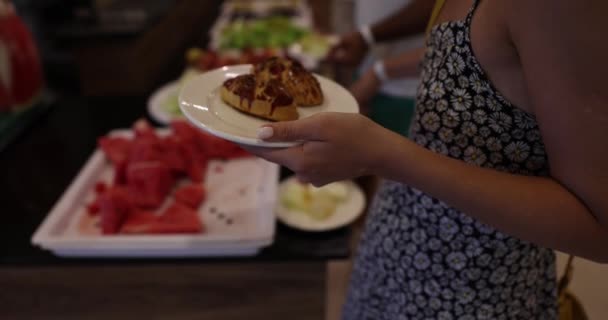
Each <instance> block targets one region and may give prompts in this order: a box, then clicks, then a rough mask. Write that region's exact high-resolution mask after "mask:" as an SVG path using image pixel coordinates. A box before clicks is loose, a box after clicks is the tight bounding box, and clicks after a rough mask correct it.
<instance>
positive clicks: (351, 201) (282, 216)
mask: <svg viewBox="0 0 608 320" xmlns="http://www.w3.org/2000/svg"><path fill="white" fill-rule="evenodd" d="M293 183H299V182H298V181H297V178H296V177H295V176H292V177H289V178H287V179H285V180H283V181H282V182H281V184H280V185H279V197H282V195H283V193H284V192H285V190H287V189H288V188H289V185H291V184H293ZM339 183H342V184H344V185H345V186H346V188H347V190H348V196H347V198H346V200H344V202H342V203H340V204H338V206H337V207H336V210H335V211H334V213H333V214H332V215H330V216H329V217H328V218H327V219H323V220H318V219H314V218H312V217H310V216H309V215H307V214H305V213H303V212H300V211H296V210H290V209H288V208H286V207H285V206H283V204H282V203H281V201H277V207H276V214H277V219H278V220H279V221H281V222H283V223H284V224H286V225H288V226H290V227H292V228H294V229H299V230H303V231H310V232H322V231H330V230H334V229H338V228H341V227H344V226H347V225H349V224H351V223H352V222H354V221H355V220H357V218H358V217H359V216H361V214H363V211H364V210H365V195H364V194H363V190H361V188H360V187H359V186H358V185H357V184H356V183H354V182H353V181H341V182H339Z"/></svg>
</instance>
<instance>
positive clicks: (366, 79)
mask: <svg viewBox="0 0 608 320" xmlns="http://www.w3.org/2000/svg"><path fill="white" fill-rule="evenodd" d="M423 55H424V48H423V47H422V48H418V49H412V50H408V51H405V52H403V53H401V54H399V55H396V56H393V57H388V58H385V59H383V60H382V61H381V62H382V63H383V64H384V70H385V73H386V77H387V78H388V79H398V78H404V77H416V76H418V74H419V72H420V70H419V66H420V61H421V60H422V57H423ZM380 78H381V77H380V76H379V75H378V74H377V72H376V70H375V68H374V67H372V68H369V69H367V70H366V71H365V72H364V73H363V74H362V75H361V77H360V78H359V79H358V80H357V81H356V82H355V83H353V85H352V86H351V87H350V88H349V90H350V92H351V93H352V94H353V96H354V97H355V99H356V100H357V102H358V103H359V106H361V107H362V108H363V109H365V108H366V106H367V104H368V102H369V100H370V99H371V98H372V97H373V96H374V94H376V92H378V90H379V89H380V86H381V85H382V80H381V79H380Z"/></svg>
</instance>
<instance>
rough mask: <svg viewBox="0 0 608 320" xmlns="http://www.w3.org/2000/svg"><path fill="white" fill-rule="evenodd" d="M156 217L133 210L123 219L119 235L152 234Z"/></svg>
mask: <svg viewBox="0 0 608 320" xmlns="http://www.w3.org/2000/svg"><path fill="white" fill-rule="evenodd" d="M157 220H158V217H157V216H156V215H155V214H153V213H152V212H149V211H142V210H135V211H133V212H131V214H129V215H128V216H127V218H126V219H125V221H124V223H123V224H122V226H121V228H120V232H121V233H153V232H152V231H153V229H154V228H155V225H156V223H157Z"/></svg>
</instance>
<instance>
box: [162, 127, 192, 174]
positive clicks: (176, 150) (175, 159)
mask: <svg viewBox="0 0 608 320" xmlns="http://www.w3.org/2000/svg"><path fill="white" fill-rule="evenodd" d="M162 144H163V146H164V150H165V152H164V154H163V158H162V160H163V162H164V163H165V164H166V165H167V166H168V167H169V169H171V170H172V171H173V172H174V173H175V174H177V175H179V174H186V173H187V168H188V162H189V161H188V159H186V158H185V154H183V152H182V148H183V146H182V141H181V139H180V138H179V137H177V136H175V135H170V136H167V137H165V138H164V139H163V140H162Z"/></svg>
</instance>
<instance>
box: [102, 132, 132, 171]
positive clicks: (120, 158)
mask: <svg viewBox="0 0 608 320" xmlns="http://www.w3.org/2000/svg"><path fill="white" fill-rule="evenodd" d="M97 145H99V147H100V148H101V150H102V151H103V153H104V154H105V155H106V157H107V158H108V159H109V160H110V161H111V162H112V163H113V164H114V165H116V164H117V163H121V162H124V161H126V160H127V157H128V156H129V151H130V149H131V145H132V143H131V140H129V139H127V138H123V137H109V136H105V137H101V138H99V139H98V140H97Z"/></svg>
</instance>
